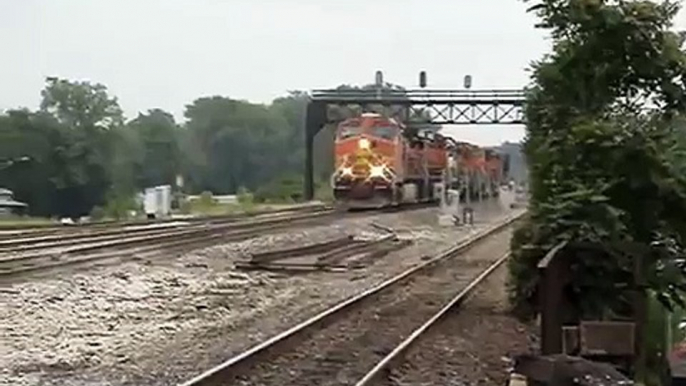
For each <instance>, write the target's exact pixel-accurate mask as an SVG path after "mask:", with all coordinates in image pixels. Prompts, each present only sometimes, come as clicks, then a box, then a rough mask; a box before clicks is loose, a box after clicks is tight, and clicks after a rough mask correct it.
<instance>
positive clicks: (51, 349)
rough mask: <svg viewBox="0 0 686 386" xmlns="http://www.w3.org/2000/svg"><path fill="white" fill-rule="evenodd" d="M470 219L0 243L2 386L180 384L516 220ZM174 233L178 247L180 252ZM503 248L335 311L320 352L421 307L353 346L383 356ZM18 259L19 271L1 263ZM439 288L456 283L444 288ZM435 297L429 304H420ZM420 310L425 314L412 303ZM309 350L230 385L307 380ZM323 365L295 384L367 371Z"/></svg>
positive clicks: (251, 224)
mask: <svg viewBox="0 0 686 386" xmlns="http://www.w3.org/2000/svg"><path fill="white" fill-rule="evenodd" d="M476 208H477V213H478V216H477V221H476V223H475V224H474V225H473V226H465V227H448V228H441V227H438V226H437V225H436V216H437V209H436V208H435V207H417V208H410V210H398V209H395V210H385V211H373V212H372V211H363V212H353V213H345V214H342V215H341V214H340V213H337V214H335V215H334V214H332V213H331V212H330V209H328V208H318V209H308V210H305V213H303V212H295V213H288V214H276V215H263V216H261V217H255V218H251V219H248V220H227V221H226V222H225V223H223V222H222V221H219V220H216V219H215V220H213V221H212V222H211V223H210V224H211V225H210V224H207V223H201V222H197V223H192V224H188V225H178V224H174V223H168V224H165V226H164V227H163V228H161V229H155V228H150V227H138V228H134V229H130V228H128V229H127V228H112V229H98V230H87V231H86V230H73V231H60V232H61V234H60V235H42V236H30V237H27V238H26V239H25V242H23V243H17V242H16V241H17V239H11V240H13V241H10V239H5V240H4V242H5V244H4V245H3V246H2V248H5V249H3V259H4V260H3V270H4V271H3V276H2V278H1V279H0V280H2V281H3V285H2V290H1V293H0V297H2V298H3V299H2V301H3V304H7V305H8V307H5V308H3V310H2V313H3V315H1V319H2V320H3V324H4V326H3V327H4V328H3V330H4V331H6V333H5V334H6V335H5V337H6V339H5V340H6V341H7V342H8V346H7V347H8V348H9V350H8V353H9V355H4V356H3V358H4V359H3V361H6V362H5V363H3V369H4V370H3V377H4V378H5V379H6V380H7V382H9V383H8V384H36V383H40V384H98V385H101V384H112V385H128V384H132V385H133V384H136V385H139V384H149V385H169V384H178V383H182V382H186V381H189V380H191V379H193V378H194V377H198V376H199V375H200V374H201V373H202V372H203V371H204V370H209V369H212V368H213V367H215V366H217V365H220V364H221V363H223V362H225V361H226V360H227V359H228V358H229V357H231V356H234V355H240V354H241V353H242V352H244V351H245V350H249V349H250V348H251V347H254V346H256V345H259V344H260V343H262V342H264V341H266V340H268V339H270V338H272V337H274V336H277V335H278V334H279V333H283V331H286V330H288V329H289V328H291V327H293V326H294V325H296V324H298V323H302V322H304V321H305V320H306V319H308V318H311V317H313V316H314V315H316V314H317V313H320V312H325V311H326V310H327V309H328V308H329V307H334V306H335V305H336V304H339V303H340V302H342V301H345V300H346V299H350V298H351V297H353V296H356V295H357V296H359V295H360V294H361V293H363V292H364V291H365V290H369V289H371V288H373V287H374V286H378V285H379V284H380V283H382V282H383V281H385V280H389V279H390V278H392V277H393V276H395V275H399V274H401V273H402V272H404V271H406V270H408V269H415V270H421V269H418V267H421V266H422V265H425V264H427V261H431V260H430V259H431V258H434V257H435V256H436V254H437V253H438V251H439V250H448V249H449V248H451V247H454V246H455V245H456V244H459V243H460V242H461V243H463V244H464V243H465V242H466V241H465V240H466V238H469V237H471V238H474V237H475V235H477V234H479V232H481V233H483V232H486V230H487V229H488V228H489V227H490V228H492V227H494V226H495V225H494V224H496V223H500V222H503V221H505V219H510V220H511V219H512V216H513V214H516V213H520V212H516V211H513V210H511V209H509V208H508V207H507V205H504V204H503V203H502V202H499V201H497V200H494V201H485V202H482V203H479V204H477V205H476ZM286 219H287V220H286ZM208 229H212V231H208ZM215 229H216V231H214V230H215ZM180 232H187V233H180ZM169 233H171V234H172V235H169ZM186 234H190V235H193V236H188V238H183V237H182V236H183V235H186ZM508 235H509V230H508V229H503V230H500V231H498V232H496V233H495V234H494V235H492V236H488V237H484V239H483V240H481V241H479V242H478V243H477V244H476V245H475V246H474V247H472V248H470V249H468V250H466V251H464V252H460V253H456V254H455V256H452V257H451V258H450V259H446V262H445V263H441V264H445V267H446V268H449V269H446V270H441V269H437V268H431V270H432V272H434V271H435V272H441V273H442V274H441V275H439V276H437V277H436V278H433V276H432V275H430V274H429V273H425V274H421V273H418V275H429V276H427V278H431V279H430V280H429V281H427V282H426V283H423V281H422V280H413V279H408V280H407V281H406V282H405V283H404V284H402V285H398V286H397V288H396V289H393V290H391V289H390V288H389V291H391V292H389V293H388V294H381V293H380V294H379V295H378V298H377V300H369V301H364V302H362V304H364V303H369V305H367V306H364V307H369V308H368V309H367V308H361V309H360V311H359V313H360V314H359V315H356V314H355V313H356V312H358V311H355V310H352V309H351V312H350V313H349V314H348V313H345V314H344V315H343V316H341V320H342V321H341V323H337V324H336V325H337V326H338V327H336V328H334V329H333V330H330V329H329V330H327V329H325V328H324V329H322V330H321V333H322V334H324V335H322V338H323V337H324V336H328V337H329V338H326V339H327V340H330V342H329V343H331V344H334V343H335V342H338V343H336V344H335V347H333V348H332V350H333V349H335V350H334V351H335V353H337V354H336V355H339V356H341V358H343V357H344V356H345V353H346V352H348V351H349V350H352V349H353V348H354V347H355V346H354V345H355V344H358V345H359V342H360V339H363V340H364V339H366V338H365V337H364V336H362V335H359V334H362V330H363V329H359V330H358V331H357V334H358V335H355V334H352V335H345V334H346V331H347V333H353V332H354V331H355V330H354V329H353V327H352V326H355V325H357V326H358V327H359V326H365V329H368V330H369V333H371V331H374V329H376V328H377V327H375V326H378V325H379V323H384V324H386V325H389V322H388V321H386V322H382V320H377V319H375V318H374V317H372V318H371V319H370V316H371V315H375V314H376V312H377V311H378V312H381V313H384V312H387V313H388V316H389V317H391V316H392V315H394V314H393V313H394V312H395V313H396V315H397V312H400V309H399V308H397V307H408V306H409V307H414V308H416V307H418V306H419V305H421V304H424V303H426V305H425V307H424V308H421V307H420V308H416V309H417V312H418V313H417V316H416V318H410V319H408V320H406V321H405V322H400V319H397V318H396V319H397V323H399V324H397V326H396V327H394V328H393V329H389V331H388V334H389V335H388V336H385V335H384V336H381V335H380V336H378V338H379V339H381V340H379V341H378V342H376V344H377V345H381V346H382V347H381V348H379V347H376V348H375V347H374V346H373V345H371V344H370V345H369V347H368V349H369V354H368V356H367V357H366V358H367V359H368V360H372V359H380V358H381V356H382V355H381V354H382V353H384V348H386V349H388V348H389V347H390V346H389V345H391V346H392V344H393V343H394V342H395V343H397V340H398V337H400V336H403V334H406V333H407V332H408V331H411V329H413V328H416V327H417V323H418V322H420V321H421V320H422V319H423V318H425V317H427V316H428V315H429V314H430V313H431V312H434V311H436V310H437V309H439V308H440V307H441V306H442V304H443V302H444V301H445V300H446V299H447V298H449V297H450V296H451V295H454V294H455V292H456V291H457V290H458V289H459V288H461V287H460V286H464V285H466V284H467V283H468V282H469V281H470V280H471V279H472V278H473V277H472V276H476V275H477V274H478V273H479V272H480V271H482V270H483V269H484V268H485V267H487V266H488V265H489V264H491V263H492V262H493V261H495V260H496V259H497V258H498V257H500V255H502V252H503V251H506V250H507V240H506V239H507V238H508V237H509V236H508ZM456 236H457V238H456ZM29 240H32V241H29ZM503 248H504V249H503ZM496 255H497V256H496ZM26 256H28V257H29V258H30V259H32V260H31V261H30V262H24V263H21V264H19V263H17V261H21V257H26ZM72 259H74V260H72ZM6 261H9V262H12V261H14V263H9V262H6ZM75 261H76V262H78V263H76V262H75ZM84 261H86V262H88V263H86V262H84ZM55 265H57V266H55ZM427 265H433V264H427ZM459 267H462V268H459ZM22 270H27V271H22ZM302 271H305V272H306V273H307V274H301V272H302ZM456 275H457V276H456ZM453 281H454V282H455V283H457V284H455V283H453V284H454V285H449V286H446V284H448V283H449V282H453ZM460 283H462V284H460ZM440 288H444V291H443V292H440V293H439V292H437V293H435V294H433V295H431V294H432V293H433V292H427V291H437V289H440ZM422 294H423V295H422ZM433 296H435V303H434V301H430V302H428V303H427V299H429V298H431V297H433ZM390 300H393V301H390ZM396 301H397V302H398V303H397V304H396ZM374 304H376V305H374ZM375 307H377V308H378V309H377V308H375ZM389 307H390V308H389ZM394 307H396V308H394ZM15 310H22V312H21V313H19V312H16V311H15ZM393 310H395V311H393ZM365 315H366V316H365ZM351 316H354V318H353V319H347V318H349V317H351ZM55 321H59V323H55ZM375 323H376V324H375ZM345 326H348V327H345ZM389 326H390V325H389ZM327 334H328V335H327ZM346 336H347V338H346ZM334 338H336V339H334ZM346 339H349V340H346ZM346 342H347V343H346ZM322 344H324V343H323V342H321V341H316V340H313V341H311V342H307V341H302V342H301V343H299V344H298V345H295V346H293V345H290V344H289V345H286V346H285V347H290V349H291V350H294V349H295V348H297V347H299V350H301V351H293V352H289V351H288V349H284V348H283V347H280V346H278V345H277V346H275V348H273V349H271V350H273V351H274V352H277V353H279V355H281V356H276V357H274V358H271V359H269V360H265V361H262V359H260V361H253V360H251V361H250V362H251V363H252V364H253V365H255V366H263V367H259V369H262V370H255V371H250V370H247V372H246V373H243V374H242V375H241V377H243V378H241V379H243V384H268V383H269V382H273V381H274V379H272V380H271V381H269V379H259V380H258V379H256V378H254V377H256V376H263V377H268V376H269V375H268V374H270V373H273V372H274V371H276V370H275V369H278V368H279V363H282V361H284V360H290V359H289V358H295V359H297V360H298V362H297V363H298V364H297V368H299V369H300V370H298V371H302V372H303V374H302V375H303V376H304V375H305V374H306V373H307V374H309V373H308V371H307V368H308V367H307V366H309V365H311V364H313V363H318V362H317V361H318V360H320V361H321V360H323V359H321V358H320V359H317V358H312V357H307V356H302V355H299V354H298V352H303V351H302V350H305V352H306V351H307V347H310V345H312V346H311V347H321V345H322ZM379 350H380V351H379ZM325 353H326V350H324V351H322V352H321V353H320V354H321V355H324V354H325ZM333 354H334V353H332V355H333ZM366 355H367V354H366ZM359 359H360V360H362V359H363V358H362V357H360V358H359ZM367 359H365V360H367ZM280 361H281V362H280ZM308 363H309V365H308ZM327 363H329V365H330V367H329V372H328V373H327V374H328V375H327V374H324V373H321V374H319V375H317V374H314V373H311V374H309V375H308V377H309V378H307V379H309V380H308V381H307V382H308V384H314V383H313V382H322V384H336V382H339V383H338V384H341V383H340V382H341V379H345V381H343V384H349V383H350V382H352V381H353V380H354V379H355V376H357V375H363V373H364V371H365V370H369V369H368V368H364V367H362V366H358V365H355V366H353V365H352V364H353V362H351V366H349V370H346V371H353V372H352V373H350V374H348V375H345V374H344V373H345V371H342V368H340V362H336V360H335V359H332V360H331V361H328V362H327ZM336 363H339V367H338V368H337V367H336ZM355 363H358V362H355ZM359 363H361V362H359ZM359 363H358V364H359ZM289 366H291V367H292V366H293V364H291V365H289ZM331 366H333V367H331ZM346 368H347V367H346ZM263 370H264V371H263ZM334 370H335V371H334ZM270 371H271V372H270ZM339 372H340V373H341V375H339V376H334V378H331V377H330V376H331V375H332V374H334V373H335V374H338V373H339ZM258 374H261V375H258ZM298 374H300V373H298ZM292 376H293V377H295V378H290V379H291V380H293V381H295V380H296V379H297V380H300V379H305V378H299V377H300V376H299V375H298V376H296V374H292ZM325 376H329V378H326V377H325ZM341 376H343V377H344V378H340V377H341ZM251 377H253V378H251ZM318 377H319V378H318ZM336 377H338V378H336ZM287 379H288V377H286V378H282V381H283V382H285V383H283V384H292V382H290V383H289V381H287ZM250 380H252V381H250ZM190 382H194V381H190ZM198 382H199V383H197V384H206V383H203V382H204V381H198ZM245 382H247V383H245ZM331 382H333V383H331ZM277 383H278V382H277ZM297 383H298V384H300V382H297ZM191 384H194V383H191Z"/></svg>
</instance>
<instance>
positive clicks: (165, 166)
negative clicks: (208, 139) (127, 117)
mask: <svg viewBox="0 0 686 386" xmlns="http://www.w3.org/2000/svg"><path fill="white" fill-rule="evenodd" d="M127 126H128V127H129V128H130V129H131V130H132V131H133V132H134V133H135V135H136V136H137V142H139V144H140V146H141V147H142V149H141V150H142V152H143V154H142V160H141V163H140V165H139V167H138V174H139V175H138V176H137V178H136V184H137V186H138V187H139V188H143V187H148V186H157V185H165V184H168V185H171V184H173V183H174V181H175V178H176V175H177V174H179V173H180V171H181V162H182V154H181V150H180V149H179V141H180V133H179V130H180V129H179V127H178V126H177V125H176V122H175V121H174V117H173V116H172V115H171V114H170V113H168V112H166V111H164V110H160V109H153V110H149V111H148V113H146V114H139V115H138V117H137V118H136V119H134V120H132V121H131V122H129V123H128V125H127Z"/></svg>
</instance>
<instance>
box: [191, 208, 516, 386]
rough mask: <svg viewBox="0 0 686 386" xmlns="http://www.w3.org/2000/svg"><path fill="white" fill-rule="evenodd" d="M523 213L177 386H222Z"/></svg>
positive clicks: (495, 230) (497, 229) (481, 238)
mask: <svg viewBox="0 0 686 386" xmlns="http://www.w3.org/2000/svg"><path fill="white" fill-rule="evenodd" d="M525 213H526V212H525V211H522V212H519V213H516V214H514V215H512V216H509V217H508V218H507V219H506V220H504V221H502V222H500V223H498V224H495V225H492V226H490V227H488V228H487V229H485V230H483V231H481V232H479V233H477V234H476V235H473V236H471V237H469V238H467V239H466V240H463V241H461V242H459V243H458V244H457V245H455V246H453V247H451V248H449V249H448V250H446V251H444V252H441V253H440V254H438V255H437V256H434V257H433V258H431V259H429V260H426V261H424V262H423V263H421V264H418V265H416V266H414V267H412V268H409V269H407V270H405V271H403V272H402V273H400V274H398V275H396V276H393V277H392V278H390V279H388V280H386V281H384V282H382V283H380V284H378V285H376V286H374V287H372V288H369V289H367V290H365V291H363V292H362V293H359V294H357V295H355V296H353V297H351V298H349V299H347V300H344V301H342V302H340V303H338V304H336V305H334V306H333V307H330V308H328V309H326V310H324V311H322V312H320V313H319V314H317V315H315V316H313V317H311V318H309V319H307V320H305V321H303V322H301V323H299V324H297V325H295V326H293V327H291V328H289V329H288V330H286V331H283V332H281V333H279V334H277V335H275V336H273V337H271V338H269V339H267V340H266V341H263V342H262V343H259V344H257V345H255V346H253V347H251V348H249V349H248V350H246V351H244V352H242V353H240V354H238V355H236V356H234V357H232V358H230V359H228V360H226V361H224V362H223V363H221V364H219V365H217V366H215V367H213V368H211V369H209V370H207V371H205V372H203V373H201V374H199V375H198V376H196V377H194V378H192V379H191V380H189V381H186V382H184V383H182V384H180V385H179V386H208V385H223V384H224V382H223V379H225V378H228V377H229V376H230V375H228V374H227V373H229V372H232V371H233V370H235V369H236V368H238V367H239V366H240V365H245V364H247V363H248V362H250V361H251V360H253V359H255V358H256V357H257V356H258V355H261V354H264V353H266V352H267V351H268V350H269V349H271V348H273V347H275V346H277V345H278V344H279V343H282V342H284V341H286V340H287V339H289V338H292V337H294V336H296V335H298V334H299V333H301V332H304V331H306V330H308V329H309V328H311V327H313V326H315V325H318V324H320V323H323V322H324V321H325V320H326V319H328V318H330V317H332V316H333V315H336V314H338V313H339V312H342V311H344V310H347V309H349V308H351V307H352V306H354V305H356V304H358V303H360V302H361V301H363V300H365V299H367V298H370V297H371V296H373V295H376V294H378V293H379V292H381V291H383V290H385V289H386V288H389V287H391V286H393V285H395V284H398V283H400V282H402V281H404V280H405V279H407V278H409V277H410V276H412V275H414V274H416V273H418V272H421V271H423V270H424V269H426V268H428V267H430V266H433V265H435V264H437V263H439V262H441V261H442V260H444V259H447V258H450V257H453V256H455V255H456V254H458V253H461V252H463V251H464V250H466V249H469V248H470V247H472V246H473V245H474V244H475V243H477V242H478V241H480V240H483V239H485V238H486V237H488V236H490V235H492V234H493V233H496V232H497V231H500V230H502V229H504V228H505V227H507V226H508V225H510V224H512V223H513V222H514V221H516V220H518V219H519V218H520V217H522V216H523V215H524V214H525Z"/></svg>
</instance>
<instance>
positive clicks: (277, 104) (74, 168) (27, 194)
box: [0, 78, 331, 217]
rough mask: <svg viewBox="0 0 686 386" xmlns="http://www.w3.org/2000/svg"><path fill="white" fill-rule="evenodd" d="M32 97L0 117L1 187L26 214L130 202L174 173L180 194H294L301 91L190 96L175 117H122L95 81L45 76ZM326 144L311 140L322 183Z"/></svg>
mask: <svg viewBox="0 0 686 386" xmlns="http://www.w3.org/2000/svg"><path fill="white" fill-rule="evenodd" d="M41 96H42V100H41V104H40V107H39V108H38V109H37V110H35V111H31V110H29V109H16V110H9V111H6V112H4V113H2V114H0V186H2V187H6V188H9V189H11V190H13V191H14V193H15V198H16V199H18V200H20V201H23V202H26V203H27V204H29V213H30V214H31V215H36V216H72V217H74V216H82V215H87V214H89V213H90V212H91V211H92V210H93V208H96V207H97V208H103V207H107V208H111V209H113V210H117V209H122V210H123V209H126V208H131V207H132V206H133V200H134V197H135V194H136V192H139V191H140V190H142V189H143V188H145V187H149V186H155V185H162V184H170V185H175V183H176V178H177V176H179V175H180V176H182V177H183V182H184V184H183V185H184V187H183V189H184V192H185V193H196V194H197V193H201V192H203V191H211V192H213V193H215V194H231V193H236V192H237V191H238V190H239V189H240V188H244V189H247V190H250V191H253V193H254V194H255V196H256V197H257V199H260V200H269V199H272V200H285V199H290V200H294V199H295V200H297V199H298V198H299V197H300V195H301V186H302V182H301V181H302V177H301V175H302V170H303V159H304V140H303V134H302V133H303V130H302V127H303V124H304V119H305V108H306V103H307V98H308V95H307V94H306V93H303V92H297V91H295V92H290V93H289V94H288V95H286V96H284V97H280V98H277V99H275V100H274V101H272V103H270V104H268V105H264V104H255V103H249V102H246V101H242V100H236V99H231V98H228V97H223V96H212V97H202V98H198V99H196V100H194V101H193V102H192V103H190V104H188V105H187V106H186V108H185V112H184V116H185V118H186V122H185V123H183V124H180V123H178V122H176V121H175V119H174V117H173V115H172V114H170V113H168V112H166V111H164V110H160V109H151V110H149V111H147V112H145V113H139V114H138V116H137V117H135V118H133V119H130V120H126V119H125V117H124V114H123V112H122V109H121V107H120V106H119V103H118V100H117V98H116V97H114V96H112V95H110V93H109V92H108V89H107V87H106V86H104V85H102V84H98V83H91V82H81V81H71V80H67V79H56V78H49V79H47V82H46V85H45V88H44V89H43V90H42V92H41ZM324 136H326V134H324ZM326 143H327V141H326V140H325V139H320V140H318V143H317V145H318V151H317V154H315V156H316V157H317V162H316V164H317V165H318V166H319V170H320V173H319V174H320V175H321V176H322V181H324V180H325V178H324V176H326V169H327V166H328V165H329V164H330V163H331V160H330V158H331V156H330V154H331V152H330V149H327V146H326ZM329 147H330V146H329Z"/></svg>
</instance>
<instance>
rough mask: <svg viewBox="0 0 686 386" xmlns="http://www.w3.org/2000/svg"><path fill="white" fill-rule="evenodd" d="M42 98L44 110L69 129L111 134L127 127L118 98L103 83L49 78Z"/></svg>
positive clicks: (42, 108)
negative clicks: (111, 95) (115, 129)
mask: <svg viewBox="0 0 686 386" xmlns="http://www.w3.org/2000/svg"><path fill="white" fill-rule="evenodd" d="M41 95H42V97H43V100H42V101H41V110H43V111H47V112H49V113H51V114H52V115H54V116H55V117H56V118H57V119H58V120H59V121H60V123H62V124H64V125H66V126H67V127H72V128H74V129H82V128H83V129H86V130H107V129H110V128H112V127H116V126H120V125H121V124H122V123H123V119H124V118H123V113H122V110H121V108H120V107H119V103H118V102H117V98H113V97H110V96H109V95H108V93H107V87H105V86H104V85H102V84H100V83H96V84H91V83H90V82H73V81H69V80H66V79H60V78H47V86H46V87H45V89H44V90H43V91H42V92H41Z"/></svg>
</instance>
